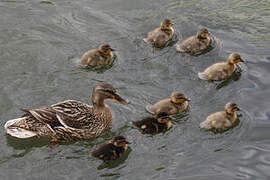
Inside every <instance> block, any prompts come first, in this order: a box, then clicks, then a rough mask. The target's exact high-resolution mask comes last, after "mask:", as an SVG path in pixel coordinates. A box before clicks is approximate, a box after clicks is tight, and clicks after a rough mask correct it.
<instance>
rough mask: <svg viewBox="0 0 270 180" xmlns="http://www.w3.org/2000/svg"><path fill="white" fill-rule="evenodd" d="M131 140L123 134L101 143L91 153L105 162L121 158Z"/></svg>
mask: <svg viewBox="0 0 270 180" xmlns="http://www.w3.org/2000/svg"><path fill="white" fill-rule="evenodd" d="M127 144H129V142H128V141H126V139H125V138H124V137H123V136H117V137H115V138H114V139H113V140H111V141H108V142H105V143H103V144H101V145H100V146H99V147H98V148H97V149H96V150H94V151H92V152H91V153H90V154H91V155H92V156H93V157H96V158H99V159H101V160H103V161H104V162H107V161H110V160H115V159H118V158H120V157H121V156H122V155H123V154H124V153H125V152H126V151H127V150H128V145H127Z"/></svg>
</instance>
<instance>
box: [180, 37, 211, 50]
mask: <svg viewBox="0 0 270 180" xmlns="http://www.w3.org/2000/svg"><path fill="white" fill-rule="evenodd" d="M209 44H210V40H209V39H205V40H203V39H202V40H199V39H198V38H196V36H195V35H194V36H190V37H188V38H187V39H185V40H183V41H182V42H181V43H179V44H177V45H176V49H177V50H178V51H180V52H187V53H195V54H196V53H199V52H202V51H204V50H205V49H206V48H207V47H208V46H209Z"/></svg>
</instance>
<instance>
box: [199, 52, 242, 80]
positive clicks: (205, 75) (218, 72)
mask: <svg viewBox="0 0 270 180" xmlns="http://www.w3.org/2000/svg"><path fill="white" fill-rule="evenodd" d="M239 62H244V61H243V59H242V58H241V56H240V55H239V54H237V53H232V54H230V55H229V57H228V59H227V61H221V62H217V63H215V64H212V65H211V66H209V67H208V68H206V69H205V70H204V71H203V72H199V73H198V76H199V78H200V79H202V80H211V81H221V80H224V79H226V78H228V77H230V76H231V75H232V73H233V72H234V71H235V69H236V64H237V63H239Z"/></svg>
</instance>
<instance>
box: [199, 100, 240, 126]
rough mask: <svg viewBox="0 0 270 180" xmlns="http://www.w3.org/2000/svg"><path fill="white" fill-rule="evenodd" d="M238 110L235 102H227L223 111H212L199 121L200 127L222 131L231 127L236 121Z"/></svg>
mask: <svg viewBox="0 0 270 180" xmlns="http://www.w3.org/2000/svg"><path fill="white" fill-rule="evenodd" d="M239 110H240V109H239V107H238V105H237V104H235V103H234V102H228V103H227V104H226V105H225V108H224V110H223V111H219V112H215V113H212V114H210V115H209V116H208V117H207V118H206V120H205V121H203V122H201V123H200V128H203V129H206V130H214V131H223V130H226V129H228V128H231V127H232V126H233V125H234V124H235V122H236V119H237V114H236V112H237V111H239Z"/></svg>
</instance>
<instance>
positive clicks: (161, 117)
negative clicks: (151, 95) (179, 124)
mask: <svg viewBox="0 0 270 180" xmlns="http://www.w3.org/2000/svg"><path fill="white" fill-rule="evenodd" d="M156 118H157V122H159V123H162V124H163V123H168V122H169V121H170V120H171V118H170V116H169V115H168V114H167V113H166V112H160V113H158V114H157V115H156Z"/></svg>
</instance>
